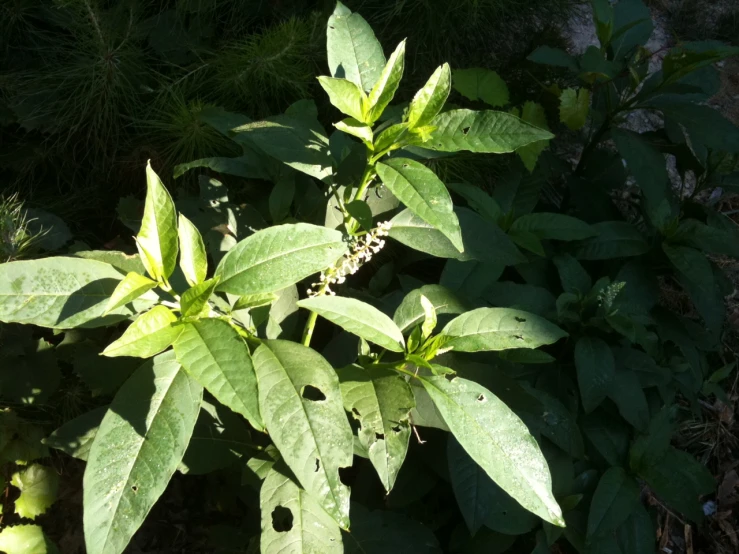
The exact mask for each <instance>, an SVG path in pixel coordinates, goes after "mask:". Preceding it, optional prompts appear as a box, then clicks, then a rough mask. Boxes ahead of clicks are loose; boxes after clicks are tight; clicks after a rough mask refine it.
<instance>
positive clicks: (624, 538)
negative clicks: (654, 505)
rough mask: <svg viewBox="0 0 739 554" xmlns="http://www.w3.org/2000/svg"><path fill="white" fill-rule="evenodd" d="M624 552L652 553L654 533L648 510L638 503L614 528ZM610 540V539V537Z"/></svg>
mask: <svg viewBox="0 0 739 554" xmlns="http://www.w3.org/2000/svg"><path fill="white" fill-rule="evenodd" d="M616 537H617V538H618V542H619V543H620V544H621V549H622V551H623V552H624V554H626V553H628V554H653V553H654V543H655V537H656V533H655V532H654V525H652V518H651V517H650V516H649V512H647V510H646V509H645V508H644V506H642V505H641V504H639V505H638V506H637V507H636V509H635V510H634V511H632V512H631V515H630V516H629V518H628V519H627V520H626V521H625V522H624V523H623V524H621V526H620V527H619V528H618V529H617V530H616ZM611 540H612V539H611Z"/></svg>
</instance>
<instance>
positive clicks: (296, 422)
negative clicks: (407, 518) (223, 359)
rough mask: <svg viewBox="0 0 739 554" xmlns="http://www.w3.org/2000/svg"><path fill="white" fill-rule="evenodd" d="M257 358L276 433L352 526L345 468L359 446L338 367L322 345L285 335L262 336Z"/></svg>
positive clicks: (266, 412)
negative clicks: (299, 341) (316, 346)
mask: <svg viewBox="0 0 739 554" xmlns="http://www.w3.org/2000/svg"><path fill="white" fill-rule="evenodd" d="M253 361H254V369H255V370H256V373H257V380H258V382H259V408H260V412H261V414H262V418H263V420H264V424H265V426H266V428H267V432H268V433H269V435H270V438H271V439H272V441H273V442H274V444H275V446H277V448H278V449H279V451H280V453H281V454H282V456H283V458H284V460H285V462H286V463H287V465H288V466H289V467H290V469H291V470H292V472H293V473H294V474H295V477H297V479H298V481H299V482H300V484H301V485H302V486H303V488H304V489H305V490H306V491H307V492H308V494H310V496H311V497H312V498H314V499H315V500H316V501H317V502H318V504H320V505H321V506H322V507H323V508H324V509H325V510H326V511H327V512H328V513H329V515H330V516H331V517H333V518H334V519H335V520H336V521H337V522H338V523H339V525H340V526H341V527H342V528H345V529H346V528H348V527H349V489H348V488H347V487H346V486H345V485H344V484H342V483H341V480H340V479H339V468H342V467H349V466H350V465H351V464H352V453H353V450H354V448H353V439H352V431H351V427H350V426H349V421H348V420H347V418H346V414H345V412H344V405H343V403H342V399H341V390H340V389H339V379H338V377H337V376H336V372H335V371H334V369H333V368H332V367H331V366H330V365H329V363H328V362H327V361H326V360H325V359H324V358H323V357H322V356H321V355H320V354H318V353H317V352H316V351H314V350H311V349H310V348H308V347H306V346H302V345H300V344H297V343H294V342H289V341H283V340H270V341H264V342H262V344H261V345H260V346H259V347H258V348H257V349H256V351H255V352H254V357H253Z"/></svg>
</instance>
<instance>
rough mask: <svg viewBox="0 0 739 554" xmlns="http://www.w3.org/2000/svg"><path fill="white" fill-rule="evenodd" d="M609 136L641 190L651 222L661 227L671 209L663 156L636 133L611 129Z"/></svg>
mask: <svg viewBox="0 0 739 554" xmlns="http://www.w3.org/2000/svg"><path fill="white" fill-rule="evenodd" d="M611 138H612V139H613V141H614V142H615V143H616V148H618V152H619V154H620V155H621V157H622V158H623V159H624V160H625V161H626V164H627V165H628V167H629V170H630V171H631V174H632V175H633V176H634V179H635V180H636V183H637V184H638V185H639V188H641V190H642V193H643V194H644V198H645V200H646V208H647V213H648V214H649V218H650V220H651V221H652V224H654V225H655V226H657V227H658V228H662V227H663V226H664V225H665V224H666V223H667V219H668V218H669V216H670V215H671V212H672V209H671V207H670V203H669V201H668V198H667V196H668V193H669V178H668V176H667V167H666V164H665V157H664V156H663V155H662V153H660V152H659V151H658V150H656V149H655V148H654V147H652V146H651V145H650V144H649V143H648V142H647V141H645V140H644V139H642V138H641V137H640V136H639V135H637V134H636V133H632V132H630V131H625V130H623V129H612V130H611Z"/></svg>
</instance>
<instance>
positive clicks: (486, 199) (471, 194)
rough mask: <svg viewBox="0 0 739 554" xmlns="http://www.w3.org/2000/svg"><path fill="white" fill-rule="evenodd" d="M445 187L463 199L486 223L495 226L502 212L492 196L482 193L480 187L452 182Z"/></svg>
mask: <svg viewBox="0 0 739 554" xmlns="http://www.w3.org/2000/svg"><path fill="white" fill-rule="evenodd" d="M447 187H448V188H449V189H451V191H452V192H456V193H457V194H458V195H460V196H461V197H462V198H464V199H465V200H466V201H467V204H468V205H469V207H470V208H472V209H473V210H475V211H476V212H477V213H479V214H480V215H481V216H483V217H484V218H485V219H487V220H488V221H491V222H493V223H495V224H497V223H498V220H499V219H500V217H501V216H502V215H503V210H502V209H501V207H500V206H499V205H498V202H496V201H495V199H494V198H493V197H492V196H490V195H489V194H488V193H486V192H484V191H483V190H482V189H481V188H480V187H476V186H474V185H470V184H469V183H453V182H452V183H449V184H448V185H447Z"/></svg>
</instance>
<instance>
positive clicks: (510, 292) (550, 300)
mask: <svg viewBox="0 0 739 554" xmlns="http://www.w3.org/2000/svg"><path fill="white" fill-rule="evenodd" d="M482 297H483V298H484V299H485V300H487V301H488V302H490V304H492V305H493V306H494V307H496V308H517V309H519V310H523V311H525V312H531V313H534V314H537V315H540V316H543V317H546V316H547V315H549V314H553V313H555V312H556V310H557V306H556V302H557V300H556V299H555V298H554V295H553V294H552V293H551V292H549V291H548V290H547V289H545V288H544V287H537V286H534V285H522V284H519V283H511V282H510V281H499V282H497V283H492V284H491V285H490V286H488V287H487V288H486V289H485V292H484V293H483V294H482Z"/></svg>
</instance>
